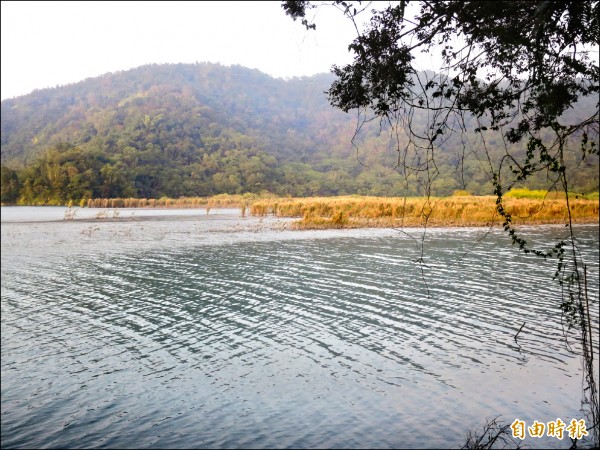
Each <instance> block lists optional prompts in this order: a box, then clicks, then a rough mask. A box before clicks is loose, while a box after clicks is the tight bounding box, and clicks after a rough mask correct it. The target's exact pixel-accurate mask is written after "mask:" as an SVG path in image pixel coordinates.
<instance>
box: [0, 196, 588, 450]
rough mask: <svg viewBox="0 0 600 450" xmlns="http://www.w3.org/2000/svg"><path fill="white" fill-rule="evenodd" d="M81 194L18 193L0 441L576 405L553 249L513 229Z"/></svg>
mask: <svg viewBox="0 0 600 450" xmlns="http://www.w3.org/2000/svg"><path fill="white" fill-rule="evenodd" d="M66 211H67V210H66V208H41V207H38V208H24V207H2V233H1V238H2V240H1V242H2V278H1V280H2V281H1V282H2V311H1V313H2V319H1V320H2V322H1V323H2V330H1V333H2V356H1V357H2V380H1V381H2V383H1V384H2V415H1V420H2V448H19V447H22V448H32V447H33V448H90V447H95V448H102V447H104V448H207V447H208V448H398V447H404V448H411V447H412V448H457V447H460V446H461V445H463V444H464V442H465V438H466V435H467V432H468V431H469V430H473V431H477V430H478V429H480V428H481V426H483V424H484V422H485V420H486V418H487V419H491V418H494V417H496V416H500V419H501V420H502V421H503V422H504V423H511V422H512V421H513V420H514V419H516V418H519V419H521V420H524V421H525V422H526V423H527V425H530V424H532V423H533V421H534V420H538V421H540V422H542V421H543V422H548V421H553V420H556V419H557V418H560V419H561V420H563V421H564V422H566V423H568V422H569V421H570V420H571V419H572V418H577V419H579V418H581V417H582V416H581V413H580V412H579V408H580V398H581V383H582V375H581V369H580V366H581V364H580V360H579V357H577V356H576V355H574V354H572V353H569V351H568V350H567V348H566V346H565V343H564V338H563V333H562V326H561V317H560V313H559V309H558V305H559V303H560V291H559V288H558V286H557V284H556V283H554V282H553V281H552V280H551V279H552V275H553V273H554V270H555V262H554V261H548V262H544V261H543V260H540V259H539V258H536V257H532V256H525V255H522V254H519V252H518V251H517V250H516V249H515V248H513V247H512V246H511V245H510V242H509V240H508V238H507V237H506V235H505V234H503V233H502V232H501V231H499V230H487V229H477V228H468V229H457V228H453V229H431V230H427V232H426V234H425V235H423V230H418V229H405V230H403V231H400V230H390V229H387V230H385V229H375V230H373V229H371V230H328V231H292V230H289V229H288V222H289V221H287V220H280V219H274V218H254V217H240V212H239V210H211V211H210V214H206V211H205V210H118V213H117V214H116V215H115V213H114V211H115V210H104V211H102V210H78V211H77V213H76V214H75V216H73V219H74V220H63V219H64V218H65V212H66ZM524 232H525V233H526V236H527V237H528V238H529V239H531V240H533V241H536V242H540V243H543V242H550V240H551V239H553V238H556V237H562V236H564V234H565V228H564V227H556V226H547V227H531V228H526V229H524ZM577 234H578V236H579V237H580V238H581V243H580V248H581V251H582V254H583V257H584V259H585V261H586V263H587V264H588V265H589V267H588V278H589V284H590V286H589V291H590V293H591V294H592V295H591V301H592V305H591V309H592V311H593V312H594V314H595V316H594V318H593V320H594V326H595V327H596V329H597V327H598V295H597V292H598V248H599V239H598V235H599V229H598V226H597V225H594V226H581V227H578V228H577ZM523 322H525V326H524V327H523V329H522V331H521V333H520V334H519V338H518V342H515V340H514V339H513V337H514V336H515V334H516V332H517V331H518V330H519V328H520V327H521V325H522V324H523ZM596 336H597V335H596ZM595 342H596V344H597V343H598V339H597V338H596V341H595ZM524 443H525V444H526V445H528V446H529V447H533V448H535V447H553V448H568V447H569V446H570V440H569V439H568V438H565V439H564V440H562V441H560V440H558V439H556V438H551V437H544V438H541V439H533V438H527V439H526V440H525V441H524Z"/></svg>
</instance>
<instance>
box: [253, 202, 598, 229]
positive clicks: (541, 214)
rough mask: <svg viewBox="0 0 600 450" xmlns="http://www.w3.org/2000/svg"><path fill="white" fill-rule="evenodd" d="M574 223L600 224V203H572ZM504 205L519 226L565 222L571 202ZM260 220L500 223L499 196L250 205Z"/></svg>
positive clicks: (347, 224)
mask: <svg viewBox="0 0 600 450" xmlns="http://www.w3.org/2000/svg"><path fill="white" fill-rule="evenodd" d="M569 204H570V207H571V215H572V218H573V220H575V221H576V222H579V223H582V222H583V223H593V222H598V201H594V200H586V199H571V200H570V201H569ZM504 207H505V208H506V210H507V211H509V212H510V213H511V214H512V215H513V217H514V220H515V222H516V223H521V224H546V223H565V221H567V219H568V214H567V213H568V211H567V203H566V201H565V199H548V198H544V197H542V198H541V199H536V198H515V197H508V198H506V200H505V202H504ZM250 213H251V214H253V215H257V216H265V215H267V214H272V215H274V216H277V217H297V218H299V220H298V221H297V222H295V226H296V227H297V228H316V229H319V228H358V227H413V226H424V225H426V226H493V225H500V224H501V222H502V221H501V220H500V219H499V218H498V216H497V211H496V203H495V197H493V196H481V197H480V196H472V195H460V194H459V195H454V196H451V197H444V198H432V197H427V198H425V197H423V198H408V197H407V198H397V197H391V198H390V197H358V196H346V197H312V198H300V199H278V200H277V201H274V200H273V199H268V200H262V201H261V200H259V201H257V202H255V203H253V204H252V205H251V207H250Z"/></svg>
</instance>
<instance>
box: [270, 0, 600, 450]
mask: <svg viewBox="0 0 600 450" xmlns="http://www.w3.org/2000/svg"><path fill="white" fill-rule="evenodd" d="M282 7H283V9H284V10H285V13H286V14H288V15H289V16H291V17H292V18H293V19H294V20H296V19H299V20H300V21H301V23H302V24H303V25H304V26H305V27H306V29H307V30H311V29H316V28H317V27H318V26H319V23H318V11H319V9H320V8H324V7H334V8H337V9H338V10H339V11H340V14H343V15H344V16H345V17H346V18H347V19H348V20H349V21H351V23H352V24H353V25H354V27H355V29H356V38H355V39H354V40H353V41H352V42H350V43H349V45H348V49H349V51H350V52H351V53H352V54H353V57H354V59H353V61H352V63H350V64H348V65H345V66H335V65H334V66H333V68H332V72H333V73H334V74H335V75H336V79H335V81H334V82H333V84H332V85H331V87H330V88H329V90H328V91H327V94H328V97H329V101H330V103H331V105H332V106H334V107H336V108H339V109H341V110H343V111H345V112H349V111H356V113H357V117H358V122H357V125H358V126H357V129H360V127H361V125H362V124H363V123H365V122H366V121H370V120H379V122H380V124H381V127H382V128H386V129H388V130H390V133H391V135H392V136H396V139H397V141H396V142H397V148H396V150H397V152H398V161H397V167H396V169H397V171H398V172H399V173H400V174H401V175H402V176H403V177H404V179H405V180H406V182H407V183H408V182H412V183H419V184H422V186H423V188H424V191H425V192H430V188H431V186H432V185H433V183H434V182H435V180H436V178H437V177H438V176H439V175H440V172H439V170H438V166H437V165H436V154H437V152H438V150H439V148H440V145H442V143H443V142H444V141H445V140H446V139H448V136H450V135H451V134H456V133H460V134H461V135H466V132H467V131H475V132H476V133H477V136H478V140H477V141H476V142H472V141H468V140H467V139H464V140H463V148H462V149H461V152H462V153H461V154H459V155H458V156H459V158H458V160H459V163H458V164H459V165H460V159H461V158H462V160H463V161H464V159H465V157H466V155H467V154H469V153H470V152H473V151H481V162H482V164H484V165H485V166H486V168H487V171H488V174H489V176H490V180H491V182H492V184H493V186H494V193H495V196H496V209H497V212H498V214H499V215H500V216H501V217H502V221H503V227H504V229H505V230H506V232H507V233H508V235H509V236H510V238H511V239H512V242H513V244H516V245H517V246H518V248H519V249H520V250H521V251H523V252H525V253H533V254H536V255H539V256H541V257H544V258H549V257H555V258H557V261H558V264H557V267H558V268H557V271H556V274H555V278H556V279H557V280H558V281H559V282H560V283H561V285H562V286H563V287H564V292H565V294H564V296H563V298H562V299H561V302H560V307H561V308H562V312H563V314H564V315H565V317H566V319H567V320H568V321H569V324H570V325H571V326H572V327H573V330H576V332H577V336H578V339H579V342H580V343H581V348H582V354H583V361H584V372H585V376H586V380H585V381H586V386H585V388H584V391H583V395H584V399H583V400H584V403H585V405H586V406H587V417H588V419H589V420H588V424H589V426H588V429H589V430H590V435H592V443H593V444H594V445H596V446H598V439H599V435H600V433H599V427H600V425H599V419H600V411H599V406H598V392H597V387H596V382H595V378H594V364H593V361H594V348H593V345H592V329H591V327H590V322H589V316H588V314H589V309H588V308H587V305H586V300H587V294H586V288H585V280H584V278H585V276H584V273H585V266H584V264H583V261H582V259H581V257H580V255H579V254H578V251H577V245H576V237H575V232H574V230H573V227H572V226H571V220H570V216H569V218H568V220H567V226H568V229H569V231H570V233H569V237H568V238H566V239H565V240H562V241H560V242H557V243H556V245H554V246H552V247H551V248H549V249H547V250H540V249H537V248H532V247H531V246H530V245H529V243H528V242H527V241H526V240H525V239H523V237H522V236H521V234H520V233H519V232H518V230H517V229H516V228H515V227H514V226H513V222H512V217H511V214H510V212H509V211H508V210H507V209H505V208H504V206H503V195H504V194H505V193H506V192H508V190H510V189H511V187H513V186H518V185H519V183H523V182H524V181H525V180H527V179H528V178H530V177H532V176H539V175H540V174H543V175H544V176H545V177H546V179H547V180H548V183H549V185H550V186H551V187H552V188H554V189H556V190H560V191H562V192H564V193H565V194H566V198H567V211H569V213H570V209H569V205H568V201H569V192H570V186H571V185H572V183H573V178H574V177H575V176H576V174H577V170H578V167H581V166H583V165H586V164H597V161H598V147H599V146H598V133H599V129H598V125H599V123H598V116H599V115H598V90H599V81H600V71H599V68H598V61H597V57H598V42H599V40H600V31H599V30H600V19H599V17H600V10H599V2H598V1H581V0H575V1H496V2H488V1H419V2H416V1H411V2H409V1H404V0H403V1H399V2H385V3H383V2H382V3H375V2H362V1H339V0H335V1H330V2H319V3H315V2H311V1H294V0H288V1H284V2H282ZM413 7H414V9H412V8H413ZM409 11H415V13H409ZM367 19H368V20H367ZM419 54H422V55H431V57H432V60H433V59H437V61H438V67H437V68H436V69H435V70H434V71H421V70H419V67H418V65H417V56H418V55H419ZM594 57H595V58H596V60H594V59H593V58H594ZM584 102H586V103H591V104H593V105H594V108H593V111H594V113H593V114H591V115H589V116H582V115H581V114H579V111H578V108H577V105H578V104H582V103H584ZM418 111H426V112H427V117H428V121H427V123H425V124H423V123H418V124H416V123H415V122H414V121H413V120H412V118H413V117H414V116H415V113H417V112H418ZM492 137H493V138H494V139H496V138H499V139H500V140H501V142H502V147H503V151H502V152H500V153H494V152H491V151H488V147H487V142H488V140H489V139H491V138H492ZM568 148H578V149H580V152H579V155H580V158H579V160H578V161H577V164H576V165H575V166H573V165H572V164H571V165H569V164H567V162H566V158H565V153H566V150H567V149H568ZM596 189H597V187H596ZM596 342H597V341H596Z"/></svg>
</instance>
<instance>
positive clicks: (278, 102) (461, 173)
mask: <svg viewBox="0 0 600 450" xmlns="http://www.w3.org/2000/svg"><path fill="white" fill-rule="evenodd" d="M333 80H334V77H333V75H331V74H322V75H317V76H313V77H303V78H294V79H290V80H283V79H274V78H272V77H270V76H268V75H265V74H263V73H261V72H259V71H257V70H251V69H247V68H244V67H241V66H231V67H228V66H222V65H218V64H209V63H197V64H165V65H148V66H143V67H139V68H136V69H132V70H128V71H123V72H118V73H111V74H106V75H103V76H100V77H97V78H89V79H86V80H84V81H82V82H79V83H76V84H71V85H67V86H61V87H56V88H52V89H44V90H38V91H34V92H32V93H31V94H29V95H25V96H21V97H17V98H13V99H9V100H4V101H3V102H2V111H1V112H2V116H1V131H2V134H1V156H2V202H3V203H11V202H17V201H18V202H19V203H22V204H65V203H67V202H68V201H69V200H72V201H79V200H80V199H82V198H107V197H143V198H159V197H163V196H167V197H174V198H176V197H180V196H208V195H214V194H220V193H229V194H235V193H245V192H253V193H261V192H270V193H273V194H278V195H291V196H308V195H345V194H362V195H385V196H397V195H423V194H424V193H425V191H424V189H423V184H422V183H421V184H420V183H419V177H420V174H419V173H414V174H411V175H410V176H411V177H412V179H414V181H416V182H415V183H411V184H406V183H402V181H403V178H402V177H399V176H398V173H397V172H398V170H399V167H398V166H397V160H398V153H397V144H398V139H400V140H403V139H404V140H407V139H408V137H407V136H398V135H394V134H393V130H392V129H391V128H390V127H389V126H388V125H387V124H385V123H382V122H377V121H373V122H370V123H366V124H363V125H362V127H361V128H360V130H358V132H357V128H356V127H357V121H356V116H354V115H352V114H346V113H344V112H342V111H339V110H336V109H333V108H331V106H330V104H329V102H328V99H327V95H326V91H327V89H328V88H329V87H330V85H331V83H332V82H333ZM593 106H594V105H592V104H586V103H585V102H584V103H582V104H581V105H580V107H578V108H577V109H574V110H570V111H568V112H567V114H571V115H576V116H579V115H581V116H582V117H583V116H585V115H586V114H589V112H590V111H591V110H592V109H593ZM466 120H467V122H466V123H467V128H468V129H469V130H470V131H472V130H473V129H475V128H476V126H477V124H476V122H475V121H473V120H471V121H470V119H469V118H467V119H466ZM413 123H414V126H415V127H418V126H419V125H420V124H421V125H422V124H425V123H427V117H426V115H420V114H415V115H414V116H413ZM470 131H469V132H468V133H467V134H466V135H463V136H460V137H455V138H450V139H448V140H446V141H444V142H443V143H442V144H441V145H440V152H439V154H438V155H437V158H438V159H437V161H436V162H437V164H438V166H439V167H440V173H443V175H442V176H439V177H437V179H436V180H435V182H434V183H433V185H432V186H431V188H432V189H431V192H432V193H433V194H434V195H448V194H451V193H452V192H453V191H455V190H467V191H469V192H472V193H474V194H491V193H492V192H493V187H492V183H491V175H490V173H489V172H488V171H487V170H486V167H485V164H484V162H485V161H484V159H483V158H484V155H482V154H479V153H478V152H477V151H475V149H474V150H473V151H472V152H470V153H465V152H464V150H463V143H464V141H465V140H472V141H473V142H475V141H476V140H477V137H476V136H475V134H474V133H471V132H470ZM486 144H487V148H488V150H490V151H491V152H492V153H494V152H495V153H496V154H497V155H501V154H502V153H503V152H505V147H504V141H503V139H502V135H501V133H495V134H494V133H491V134H490V135H489V137H488V140H487V143H486ZM512 149H513V150H514V151H515V152H523V153H524V152H525V151H526V148H520V147H519V145H518V144H515V145H513V146H512ZM575 150H576V149H573V151H570V152H569V151H568V152H567V153H566V155H567V160H568V161H567V162H568V166H569V170H571V171H576V173H577V177H576V183H575V185H574V186H573V189H574V190H575V191H579V192H590V191H597V190H598V166H597V158H595V159H594V158H593V157H592V158H588V159H586V160H585V161H584V160H582V159H581V158H580V157H579V155H578V153H577V152H576V151H575ZM523 186H526V187H529V188H532V189H544V188H547V187H548V186H549V184H548V180H547V179H546V177H545V176H544V175H543V174H537V176H533V177H531V178H529V179H528V180H527V181H526V183H523Z"/></svg>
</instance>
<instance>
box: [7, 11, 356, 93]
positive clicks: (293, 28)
mask: <svg viewBox="0 0 600 450" xmlns="http://www.w3.org/2000/svg"><path fill="white" fill-rule="evenodd" d="M1 5H2V11H1V16H0V17H1V20H2V28H1V32H2V40H1V45H2V53H1V58H2V65H1V71H2V77H1V82H2V99H6V98H11V97H15V96H19V95H24V94H28V93H29V92H31V91H32V90H34V89H43V88H46V87H55V86H57V85H64V84H69V83H75V82H77V81H81V80H83V79H85V78H88V77H95V76H98V75H102V74H104V73H107V72H114V71H118V70H127V69H130V68H133V67H138V66H141V65H144V64H150V63H180V62H181V63H194V62H196V61H198V62H204V61H208V62H219V63H222V64H226V65H230V64H240V65H242V66H246V67H251V68H256V69H259V70H261V71H262V72H265V73H268V74H269V75H272V76H275V77H284V78H285V77H293V76H303V75H314V74H316V73H322V72H328V71H329V69H330V67H331V65H332V64H334V63H335V64H344V63H348V62H350V61H351V57H350V55H349V53H348V50H347V46H348V44H349V43H350V41H351V40H352V38H353V37H354V34H353V28H352V26H351V24H350V23H349V22H348V21H347V20H345V19H344V18H343V17H342V16H341V15H340V13H339V12H338V11H336V10H334V9H333V8H331V7H326V8H321V9H320V10H319V12H318V24H320V26H318V27H317V30H316V32H313V31H311V32H307V31H306V30H305V29H304V27H303V26H302V25H301V24H300V23H299V22H294V21H293V20H292V19H291V18H290V17H289V16H286V15H285V13H284V12H283V9H282V8H281V2H279V1H270V2H252V1H249V2H248V1H246V2H232V1H226V2H225V1H222V2H205V1H197V2H187V1H186V2H176V1H168V2H152V1H147V2H123V1H119V2H52V1H50V2H46V1H44V2H24V1H2V2H1Z"/></svg>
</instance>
